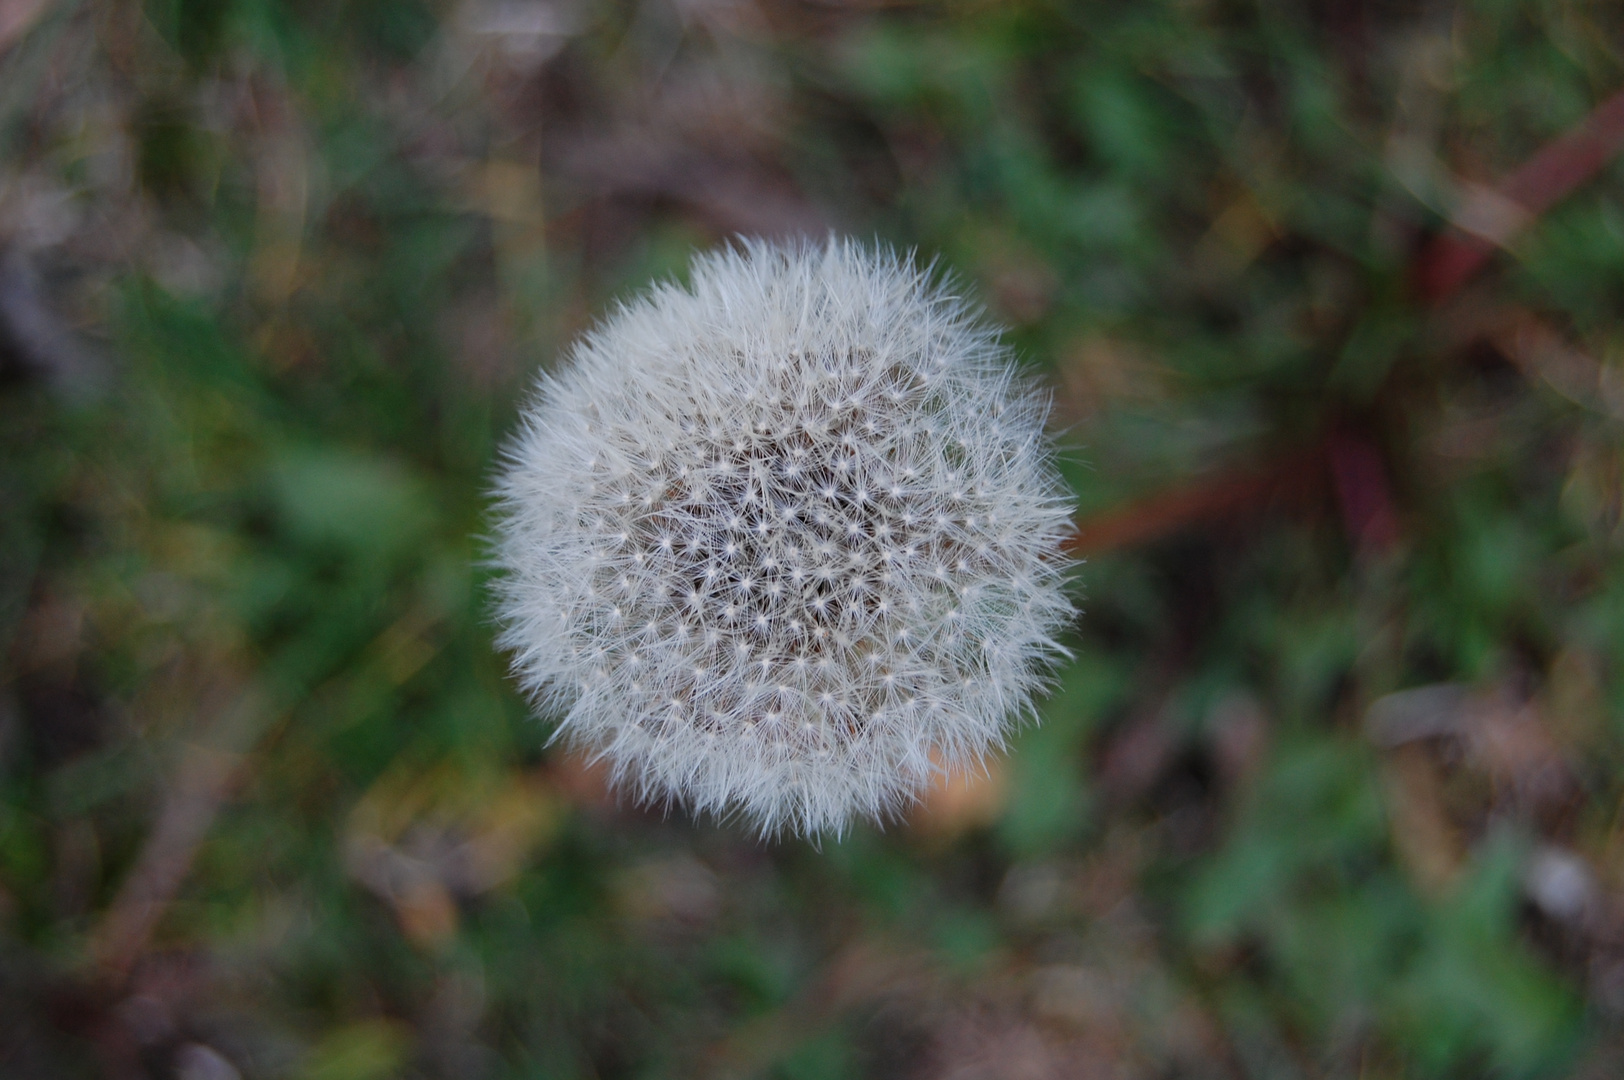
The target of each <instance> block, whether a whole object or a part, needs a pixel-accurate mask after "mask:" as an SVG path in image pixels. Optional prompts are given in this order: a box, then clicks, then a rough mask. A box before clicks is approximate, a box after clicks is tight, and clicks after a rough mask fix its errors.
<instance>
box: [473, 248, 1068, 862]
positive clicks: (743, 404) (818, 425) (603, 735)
mask: <svg viewBox="0 0 1624 1080" xmlns="http://www.w3.org/2000/svg"><path fill="white" fill-rule="evenodd" d="M691 277H692V284H691V285H690V286H689V287H688V288H682V287H680V286H678V285H675V284H662V285H657V286H655V287H653V288H652V289H650V290H649V291H648V292H647V293H646V294H644V295H642V296H640V297H638V298H637V299H635V300H632V301H631V302H629V303H626V304H623V305H621V306H620V307H619V308H617V309H616V310H615V311H614V312H613V313H612V314H611V315H610V316H609V317H608V318H607V319H606V320H605V321H604V322H603V323H602V324H601V325H599V326H598V327H597V328H596V329H594V330H593V331H591V332H590V333H588V334H587V335H586V336H585V337H584V338H583V339H582V340H581V341H580V342H579V343H577V345H576V346H575V348H574V350H573V352H572V354H571V356H570V357H569V358H568V361H567V362H566V363H565V364H564V365H563V366H562V367H561V369H560V370H559V371H558V372H556V373H555V374H553V375H550V376H543V377H542V379H541V382H540V387H539V391H538V393H537V394H536V397H535V399H534V400H533V401H532V402H531V404H530V406H529V408H528V409H527V411H526V414H525V417H524V422H523V427H522V431H521V432H520V434H519V435H518V437H517V438H516V439H515V441H514V442H513V443H512V445H511V446H510V447H509V449H508V453H507V458H506V461H505V463H504V466H503V471H502V473H501V476H500V479H499V481H498V496H499V510H498V524H497V561H498V563H499V565H500V567H501V569H502V571H503V573H502V575H501V577H500V581H499V585H498V589H499V598H500V600H499V602H500V615H501V621H502V633H501V637H500V643H501V645H502V646H503V647H504V648H507V649H509V650H511V651H512V654H513V665H514V669H515V671H516V673H517V674H518V676H519V678H520V680H521V681H522V682H523V684H524V686H525V687H526V689H527V690H529V691H530V692H531V693H532V695H533V696H534V698H535V700H536V701H537V704H538V705H540V706H541V707H542V708H543V709H544V710H546V711H549V712H553V713H555V714H560V715H562V717H563V722H562V726H561V728H560V734H561V735H562V736H563V737H564V738H566V739H567V740H569V741H571V742H572V743H574V744H575V745H576V746H578V747H580V748H582V749H584V750H586V751H587V752H589V753H591V754H593V755H596V756H598V757H600V758H601V759H602V760H604V761H606V762H607V763H608V765H609V766H610V769H611V773H612V776H613V778H614V780H615V781H616V782H617V783H618V784H621V785H624V786H627V787H629V788H631V789H632V790H633V791H634V792H635V793H636V794H637V796H638V797H640V798H643V799H654V800H662V801H666V802H677V803H680V804H682V805H686V806H688V807H691V808H693V809H694V810H696V811H707V810H708V811H715V812H720V813H724V814H726V813H742V814H743V815H744V816H745V817H747V818H748V819H750V820H751V821H752V822H753V823H754V824H756V825H757V826H758V827H759V828H760V829H761V830H762V831H763V832H764V833H774V832H778V831H781V830H784V829H789V830H792V831H797V832H803V833H808V834H810V833H817V832H822V831H833V832H835V833H839V832H840V831H842V830H843V829H844V828H845V827H846V826H847V824H848V823H849V821H850V819H851V817H852V816H853V815H854V814H862V815H866V816H868V817H872V818H876V819H880V818H883V817H885V816H886V815H887V814H888V813H891V812H893V811H895V810H896V809H897V808H898V806H899V805H900V804H902V803H905V802H907V801H909V800H910V799H912V798H913V797H915V796H916V795H917V794H918V792H919V791H920V790H921V788H922V787H923V786H924V785H925V784H927V783H928V782H929V781H930V780H931V778H932V777H933V776H934V775H936V774H938V773H940V772H941V771H942V770H943V769H944V768H959V767H965V766H970V765H973V764H975V763H978V762H979V761H980V760H981V758H982V756H983V755H984V754H985V753H986V752H987V751H988V750H989V749H990V748H992V747H995V746H998V745H1001V744H1002V742H1003V739H1004V737H1005V735H1006V734H1007V732H1008V731H1009V729H1010V727H1011V725H1012V724H1013V723H1015V722H1016V721H1017V719H1018V718H1019V717H1020V716H1021V715H1022V714H1023V713H1030V711H1031V704H1032V698H1033V694H1034V693H1035V692H1036V691H1037V690H1038V689H1040V688H1041V686H1042V684H1043V682H1044V680H1045V678H1046V675H1047V673H1048V671H1049V669H1050V666H1051V665H1052V662H1053V661H1054V659H1055V658H1056V657H1057V655H1058V654H1059V653H1060V648H1059V646H1058V645H1057V644H1056V642H1055V635H1056V633H1057V632H1058V630H1059V629H1060V628H1061V627H1062V625H1063V624H1064V623H1065V622H1066V621H1067V620H1068V619H1069V618H1070V617H1071V614H1072V606H1071V604H1070V602H1069V601H1068V599H1067V598H1066V596H1065V594H1064V592H1063V590H1062V584H1063V582H1062V569H1063V567H1062V562H1061V560H1060V558H1059V551H1060V544H1061V541H1062V540H1063V539H1064V537H1065V535H1066V533H1067V531H1068V529H1069V521H1070V503H1069V500H1068V497H1067V494H1066V491H1065V488H1064V486H1063V484H1062V482H1061V480H1060V477H1059V475H1058V473H1057V472H1056V470H1055V468H1054V466H1053V463H1052V460H1051V451H1050V449H1049V444H1048V442H1047V441H1046V439H1045V437H1044V433H1043V423H1044V419H1045V415H1046V412H1047V404H1046V399H1045V398H1044V397H1042V396H1041V395H1040V394H1038V393H1037V392H1036V391H1035V390H1034V389H1033V388H1031V387H1030V386H1028V385H1026V384H1025V383H1024V382H1022V381H1021V380H1019V379H1018V377H1017V376H1016V375H1015V373H1014V371H1013V369H1012V368H1011V366H1010V357H1009V355H1008V350H1007V349H1006V348H1005V347H1003V346H1002V345H1000V344H999V341H998V338H997V334H996V332H995V331H994V330H992V329H990V328H989V327H988V326H986V325H985V324H984V323H982V322H981V321H979V320H978V318H977V317H976V314H975V312H974V311H972V310H971V309H970V308H968V307H967V306H966V305H965V303H964V302H963V301H962V300H960V299H959V298H957V297H955V296H953V295H952V294H950V293H948V292H946V291H944V290H943V289H942V288H941V287H940V286H938V285H936V284H934V283H933V282H932V281H931V280H930V278H929V276H928V274H927V273H926V272H923V271H921V270H919V269H917V268H916V267H915V266H914V265H913V263H912V262H911V261H909V260H907V259H905V258H899V257H898V256H897V255H895V254H894V253H892V252H890V251H887V250H879V251H875V250H871V249H867V248H864V247H862V246H861V245H858V244H855V243H852V242H849V241H836V240H831V241H829V242H828V243H827V244H822V245H801V246H779V245H774V244H769V243H763V242H746V243H745V244H744V245H743V246H742V247H741V248H738V249H734V250H725V251H720V252H715V253H711V254H707V255H701V256H699V257H698V258H696V259H695V261H694V263H693V268H692V275H691Z"/></svg>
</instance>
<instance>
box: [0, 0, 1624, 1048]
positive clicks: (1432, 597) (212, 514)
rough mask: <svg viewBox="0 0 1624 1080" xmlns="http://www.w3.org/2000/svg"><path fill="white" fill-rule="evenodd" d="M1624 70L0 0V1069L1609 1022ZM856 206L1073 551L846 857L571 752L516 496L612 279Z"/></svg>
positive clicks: (1453, 56) (712, 17) (1287, 12)
mask: <svg viewBox="0 0 1624 1080" xmlns="http://www.w3.org/2000/svg"><path fill="white" fill-rule="evenodd" d="M1620 87H1624V5H1620V4H1619V3H1617V2H1611V0H1547V2H1531V0H1474V2H1471V3H1467V2H1465V0H1456V2H1454V3H1451V2H1449V0H1314V2H1309V0H1303V2H1295V3H1292V2H1286V0H1132V2H1127V0H1114V2H1108V0H1086V2H1083V0H1079V2H1075V3H1067V2H1063V0H1002V2H994V0H958V2H951V0H944V2H925V0H919V2H911V0H844V2H842V0H614V2H592V0H580V2H573V3H572V2H571V0H466V2H462V3H454V2H452V0H149V2H146V3H139V2H134V0H77V2H75V0H6V2H5V3H0V507H3V510H0V1075H3V1076H4V1077H7V1078H18V1080H33V1078H62V1077H69V1078H71V1077H111V1078H117V1080H124V1078H131V1080H133V1078H158V1077H166V1078H167V1077H175V1078H178V1080H234V1078H241V1080H258V1078H266V1080H272V1078H289V1080H296V1078H297V1080H383V1078H389V1077H456V1078H459V1080H483V1078H491V1080H496V1078H507V1077H512V1078H535V1080H542V1078H560V1080H563V1078H586V1077H599V1078H606V1080H607V1078H633V1077H636V1078H655V1077H717V1078H721V1077H739V1078H743V1077H775V1078H783V1080H817V1078H844V1077H873V1078H884V1080H891V1078H896V1080H1046V1078H1083V1080H1094V1078H1101V1080H1104V1078H1123V1080H1128V1078H1155V1080H1185V1078H1188V1080H1197V1078H1200V1080H1208V1078H1210V1080H1243V1078H1245V1080H1275V1078H1280V1080H1299V1078H1300V1080H1310V1078H1327V1080H1329V1078H1348V1080H1354V1078H1361V1080H1384V1078H1386V1080H1391V1078H1399V1077H1429V1078H1430V1077H1437V1078H1451V1077H1454V1078H1467V1077H1506V1078H1522V1077H1527V1078H1534V1077H1574V1078H1585V1080H1604V1078H1611V1077H1618V1076H1620V1075H1624V1040H1621V1038H1620V1035H1619V1032H1620V1031H1621V1030H1624V770H1621V766H1624V528H1621V525H1620V517H1621V502H1624V426H1621V424H1624V205H1621V203H1620V195H1621V193H1624V168H1621V167H1620V166H1618V165H1616V164H1612V163H1610V162H1609V160H1608V157H1609V153H1610V151H1611V149H1613V148H1615V144H1616V143H1617V142H1618V135H1619V132H1620V130H1621V128H1620V122H1621V118H1620V116H1619V113H1620V107H1619V105H1618V103H1617V100H1616V99H1615V100H1614V103H1613V104H1612V105H1611V106H1610V107H1608V106H1605V105H1604V104H1603V103H1605V102H1608V101H1609V99H1610V96H1611V95H1612V94H1613V93H1615V92H1616V91H1617V90H1618V89H1619V88H1620ZM1598 106H1603V110H1602V112H1600V113H1597V114H1596V116H1597V119H1596V120H1593V121H1592V122H1591V127H1590V128H1589V129H1586V130H1588V131H1589V132H1590V136H1589V141H1588V142H1584V141H1583V140H1581V142H1580V143H1573V142H1571V141H1570V142H1569V143H1560V142H1558V143H1556V144H1555V146H1556V150H1555V151H1554V154H1555V156H1554V157H1552V156H1550V155H1551V153H1553V151H1547V154H1546V156H1545V157H1543V158H1540V157H1536V155H1537V154H1538V153H1539V152H1540V151H1541V148H1542V147H1550V146H1552V145H1553V140H1557V139H1558V138H1559V137H1560V136H1562V134H1563V133H1564V132H1568V131H1570V130H1573V129H1574V128H1575V127H1576V125H1580V124H1581V123H1583V122H1584V121H1585V118H1586V117H1587V115H1590V114H1591V113H1592V110H1594V109H1596V108H1597V107H1598ZM1609 125H1610V126H1609ZM1564 147H1565V148H1566V149H1565V150H1564V149H1563V148H1564ZM1563 154H1567V156H1566V157H1564V156H1563ZM1575 155H1577V156H1575ZM1587 155H1588V157H1587ZM1531 160H1532V161H1535V163H1536V164H1535V165H1534V166H1530V167H1528V168H1524V169H1521V171H1519V169H1520V168H1521V167H1522V166H1523V163H1525V162H1528V161H1531ZM1576 161H1577V162H1578V164H1577V165H1576V164H1575V162H1576ZM1541 162H1543V164H1540V163H1541ZM1598 167H1599V172H1598V171H1597V170H1598ZM1591 174H1595V175H1591ZM1508 177H1509V178H1510V179H1509V180H1507V178H1508ZM1497 185H1498V186H1497ZM1569 189H1572V190H1571V191H1570V190H1569ZM830 230H834V231H838V232H841V233H851V234H854V235H857V236H860V237H865V238H879V239H882V240H884V241H887V242H890V243H894V244H896V245H899V246H902V247H907V248H917V249H918V250H919V252H920V253H921V254H922V256H923V257H926V258H934V257H938V256H939V257H940V259H941V262H942V265H944V266H945V267H949V268H951V269H952V270H953V271H954V272H955V273H956V274H957V275H958V277H959V279H960V280H961V281H962V282H963V283H964V284H965V286H966V288H968V289H970V290H972V291H973V292H974V293H975V294H976V295H977V296H979V297H980V298H981V299H982V300H984V302H985V303H986V304H987V306H988V308H989V309H990V311H991V312H992V314H993V316H994V317H995V318H997V319H998V320H1000V321H1001V322H1003V323H1004V324H1005V325H1007V326H1008V327H1009V328H1010V339H1011V341H1012V342H1013V343H1014V344H1015V345H1016V346H1017V347H1018V349H1019V351H1020V353H1021V356H1022V358H1023V362H1025V363H1028V364H1029V365H1031V366H1032V368H1033V369H1034V370H1035V371H1038V372H1040V373H1041V375H1042V377H1043V378H1046V379H1048V380H1050V381H1051V382H1052V385H1053V387H1054V400H1055V423H1056V427H1057V429H1059V430H1060V431H1061V437H1062V439H1063V441H1064V442H1065V443H1066V444H1067V447H1068V449H1067V452H1066V462H1065V468H1066V471H1067V475H1068V478H1069V479H1070V481H1071V482H1072V483H1073V484H1074V485H1075V488H1076V492H1077V496H1078V499H1079V501H1080V506H1081V509H1080V512H1079V524H1080V528H1079V534H1078V540H1077V549H1078V554H1080V555H1084V556H1087V559H1088V561H1087V562H1086V564H1085V565H1084V566H1083V567H1082V568H1081V570H1080V572H1079V575H1078V579H1079V596H1080V598H1081V601H1082V604H1083V607H1084V614H1083V616H1082V618H1081V619H1080V620H1079V622H1078V624H1077V627H1076V630H1075V633H1074V637H1073V640H1072V642H1071V644H1072V645H1073V647H1074V648H1075V651H1076V660H1075V662H1074V663H1073V664H1072V665H1071V666H1070V667H1069V668H1067V670H1065V671H1064V672H1063V673H1062V677H1061V679H1060V682H1059V685H1058V688H1057V690H1056V692H1055V693H1054V694H1053V696H1052V698H1051V699H1050V700H1049V701H1048V703H1047V705H1046V706H1045V709H1044V722H1043V724H1042V726H1041V727H1038V728H1034V729H1031V730H1028V731H1026V732H1024V733H1023V734H1022V736H1021V737H1020V738H1019V739H1018V740H1017V743H1016V745H1015V746H1014V748H1013V751H1012V753H1011V754H1010V755H1009V756H1008V757H1007V759H1003V760H1000V761H998V762H995V763H993V765H992V766H991V768H990V770H989V773H988V775H986V776H977V777H964V778H957V779H955V780H953V781H951V782H949V783H946V784H944V785H943V786H942V787H941V788H940V789H939V790H937V791H934V792H932V793H931V795H930V796H929V798H927V799H926V800H925V801H924V803H923V804H922V805H921V806H920V807H918V808H917V811H916V812H915V813H914V814H912V816H911V818H910V819H909V820H908V821H906V822H902V823H898V824H897V825H895V826H893V827H890V828H888V829H885V830H883V831H882V830H874V829H864V830H860V831H859V832H857V833H856V834H855V835H852V836H849V837H847V838H846V839H844V840H842V841H840V842H838V843H836V842H825V843H824V844H823V845H822V848H821V850H819V849H818V848H816V847H814V846H812V845H808V844H806V843H802V842H781V843H762V842H759V841H758V840H756V839H755V838H754V837H752V836H750V835H748V834H746V833H745V832H742V831H741V830H739V829H737V828H734V827H731V826H728V825H726V824H722V825H718V824H716V823H714V822H697V823H696V822H692V821H689V820H687V819H685V818H684V817H682V816H681V815H671V816H667V815H663V814H661V813H659V812H657V811H646V810H640V809H639V808H637V807H634V806H629V805H624V804H621V803H619V802H617V800H616V799H615V798H614V797H613V795H612V794H609V793H606V792H605V791H604V789H603V787H602V784H601V779H600V778H599V777H598V776H597V775H596V774H595V773H594V772H593V770H592V769H591V768H588V767H586V766H584V765H582V764H581V763H579V762H575V761H572V760H570V759H568V758H567V757H565V756H563V755H561V754H559V753H558V752H557V751H556V750H553V749H550V748H549V747H548V745H547V741H548V734H549V730H550V729H549V726H548V720H547V719H546V718H541V719H536V718H532V717H531V716H530V715H528V712H527V709H526V707H525V705H524V703H523V702H522V701H521V700H520V699H519V698H518V696H517V695H516V694H515V692H514V690H513V687H512V686H511V684H510V683H509V681H508V680H507V678H506V677H505V674H504V661H503V659H502V658H501V657H499V656H497V655H495V654H494V653H493V651H492V649H491V644H490V637H491V625H490V616H489V610H488V605H487V604H486V600H485V596H486V590H485V579H486V574H487V572H486V570H485V568H484V563H483V554H482V548H481V541H480V536H481V535H482V532H483V531H484V529H485V527H486V525H485V518H484V516H483V515H484V513H485V507H486V505H487V499H486V491H487V487H488V484H489V477H490V472H491V467H492V461H493V457H494V455H495V454H496V453H497V452H498V451H499V447H500V446H501V443H502V439H503V437H504V434H505V432H507V431H508V430H509V429H510V427H511V425H512V422H513V418H514V412H515V404H516V402H517V401H518V400H519V399H520V398H521V397H522V395H523V393H524V391H525V387H526V385H527V383H528V380H529V379H530V377H531V375H532V373H533V372H534V371H536V370H537V369H538V368H541V367H544V366H546V365H547V364H549V363H552V362H553V361H554V360H555V358H556V357H557V356H558V355H559V353H560V350H561V349H562V347H563V346H564V345H565V344H566V343H567V342H568V340H569V339H570V338H571V337H572V336H573V335H575V334H576V333H578V332H580V331H581V330H582V329H583V328H584V327H586V326H588V325H590V322H591V319H592V318H593V314H594V313H595V312H598V311H601V310H602V309H603V307H604V306H605V305H606V304H608V303H610V302H612V301H613V299H614V298H615V297H616V296H623V295H625V294H626V293H627V292H628V291H629V290H632V289H635V288H637V287H639V286H640V285H641V284H643V283H645V282H647V281H648V280H650V279H651V278H653V277H657V276H660V275H670V274H678V275H680V274H681V273H682V272H683V267H684V265H685V263H686V261H687V259H688V257H689V255H690V253H691V252H692V251H693V250H695V249H696V248H698V247H704V246H708V245H712V244H715V243H719V242H723V241H725V240H726V239H727V238H728V237H730V236H733V235H736V234H740V233H751V234H770V235H789V234H809V235H814V236H821V235H823V234H825V233H827V232H828V231H830ZM1479 263H1481V264H1482V265H1480V266H1479V265H1477V264H1479ZM1473 270H1475V271H1476V272H1475V273H1468V271H1473Z"/></svg>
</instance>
